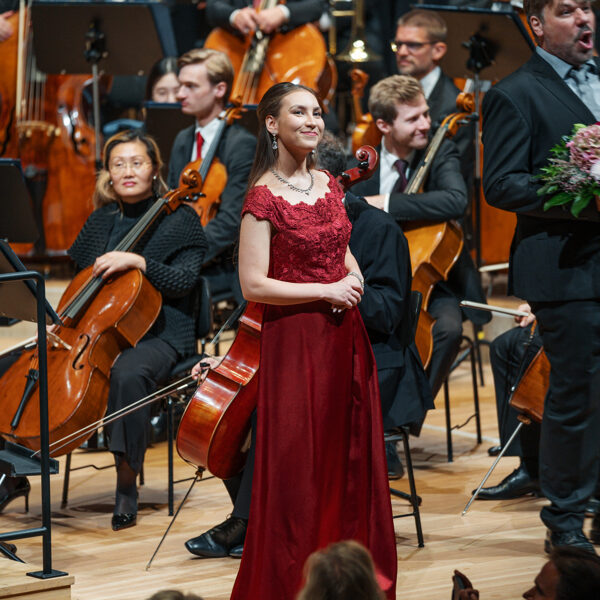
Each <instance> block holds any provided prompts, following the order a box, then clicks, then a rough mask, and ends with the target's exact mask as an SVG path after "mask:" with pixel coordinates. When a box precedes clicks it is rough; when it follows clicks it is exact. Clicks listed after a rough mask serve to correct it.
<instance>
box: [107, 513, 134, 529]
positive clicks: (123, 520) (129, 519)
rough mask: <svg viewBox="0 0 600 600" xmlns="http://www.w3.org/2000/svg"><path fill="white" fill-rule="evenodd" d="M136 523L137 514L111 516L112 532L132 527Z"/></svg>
mask: <svg viewBox="0 0 600 600" xmlns="http://www.w3.org/2000/svg"><path fill="white" fill-rule="evenodd" d="M136 522H137V513H122V514H118V515H113V517H112V521H111V525H112V530H113V531H119V530H120V529H127V528H128V527H133V526H134V525H135V524H136Z"/></svg>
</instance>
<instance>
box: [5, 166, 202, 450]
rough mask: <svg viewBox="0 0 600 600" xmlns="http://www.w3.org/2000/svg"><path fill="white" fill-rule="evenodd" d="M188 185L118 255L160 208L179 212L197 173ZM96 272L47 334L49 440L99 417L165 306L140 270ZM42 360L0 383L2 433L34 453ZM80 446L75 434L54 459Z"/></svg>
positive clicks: (26, 357)
mask: <svg viewBox="0 0 600 600" xmlns="http://www.w3.org/2000/svg"><path fill="white" fill-rule="evenodd" d="M184 182H185V184H186V186H185V187H183V188H180V189H177V190H174V191H172V192H169V193H168V194H167V195H166V196H165V197H164V198H159V199H158V200H156V201H155V202H154V203H153V204H152V206H151V207H150V208H149V209H148V211H147V212H146V214H145V215H143V216H142V217H141V218H140V219H139V221H138V222H137V223H136V225H134V226H133V228H132V229H131V230H130V231H129V232H128V233H127V235H126V236H125V237H124V238H123V240H121V242H120V243H119V244H118V245H117V247H116V248H115V250H117V251H123V252H126V251H130V250H131V249H132V248H133V247H134V246H135V244H136V243H137V242H138V240H139V239H140V238H141V237H142V236H143V234H144V233H145V232H146V231H147V230H148V228H149V227H150V226H151V224H152V223H153V222H154V221H155V220H156V219H157V218H158V217H159V215H160V214H161V213H162V212H163V211H166V212H172V211H174V210H176V209H177V208H178V207H179V206H180V205H181V203H182V202H183V201H184V200H189V199H190V196H193V195H195V194H197V193H198V191H199V190H198V186H199V176H198V173H197V172H193V171H188V172H187V174H186V176H185V178H184ZM92 269H93V265H92V266H89V267H87V268H86V269H83V270H82V271H81V272H80V273H78V275H76V276H75V278H74V279H73V281H72V282H71V283H70V284H69V286H68V287H67V289H66V290H65V292H64V294H63V296H62V298H61V300H60V302H59V305H58V309H57V312H58V314H59V317H60V319H61V322H62V325H59V326H56V327H55V328H54V329H53V330H51V331H50V332H49V333H48V342H49V344H48V349H47V356H48V373H49V377H48V399H49V411H48V412H49V432H50V441H51V442H55V441H56V440H58V439H61V438H64V437H68V436H70V435H71V434H72V433H73V432H75V431H78V430H80V429H81V428H82V426H84V425H87V424H89V423H90V422H93V421H96V420H98V419H99V418H100V417H102V415H103V414H104V413H105V412H106V406H107V400H108V390H109V375H110V368H111V367H112V365H113V363H114V361H115V360H116V358H117V357H118V355H119V354H120V353H121V352H122V351H123V350H124V349H125V348H127V347H130V346H134V345H135V344H136V343H137V341H138V340H140V339H141V338H142V337H143V336H144V334H145V333H146V332H147V331H148V330H149V329H150V327H151V326H152V324H153V322H154V320H155V319H156V317H157V316H158V314H159V312H160V309H161V302H162V299H161V295H160V293H159V292H158V291H157V290H156V289H155V288H154V287H153V286H152V285H151V284H150V283H149V281H148V280H147V279H146V277H145V276H144V275H143V274H142V273H141V271H139V270H138V269H131V270H129V271H125V272H122V273H119V274H117V275H115V276H114V277H110V278H108V279H106V280H104V279H102V277H100V276H97V277H93V276H92ZM37 363H38V354H37V349H35V348H34V349H33V350H27V351H25V352H23V353H22V354H21V356H20V357H19V359H18V360H17V361H16V362H15V363H14V364H13V365H12V366H11V367H10V368H9V369H8V371H7V372H6V373H5V374H4V376H3V377H2V378H1V379H0V404H1V405H2V407H3V410H2V411H1V414H0V435H2V437H4V438H5V439H7V440H9V441H12V442H16V443H18V444H21V445H23V446H25V447H27V448H31V449H33V450H37V449H39V447H40V431H39V392H38V386H37ZM92 432H93V430H90V431H89V432H88V435H87V437H89V436H90V435H91V434H92ZM86 439H87V438H86ZM80 444H81V440H80V438H78V437H75V438H73V439H72V440H71V442H70V443H68V444H66V445H64V446H61V447H60V450H59V451H58V452H59V453H57V454H55V455H56V456H60V455H61V454H67V453H69V452H71V451H72V450H74V449H75V448H77V447H78V446H79V445H80Z"/></svg>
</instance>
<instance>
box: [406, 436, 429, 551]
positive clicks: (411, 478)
mask: <svg viewBox="0 0 600 600" xmlns="http://www.w3.org/2000/svg"><path fill="white" fill-rule="evenodd" d="M402 432H403V435H402V444H403V445H404V458H405V459H406V471H407V473H408V485H409V487H410V503H411V504H412V507H413V515H414V517H415V527H416V528H417V540H418V542H419V548H423V546H425V542H424V541H423V528H422V527H421V513H420V511H419V504H420V503H421V499H420V498H419V496H417V486H416V485H415V474H414V471H413V464H412V457H411V455H410V446H409V442H408V435H409V433H408V428H407V427H402Z"/></svg>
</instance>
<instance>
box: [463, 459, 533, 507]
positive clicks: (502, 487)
mask: <svg viewBox="0 0 600 600" xmlns="http://www.w3.org/2000/svg"><path fill="white" fill-rule="evenodd" d="M474 493H475V490H473V491H472V492H471V494H474ZM527 494H533V495H534V496H539V495H540V494H541V492H540V484H539V483H538V481H537V480H535V479H532V478H531V477H530V476H529V473H528V472H527V469H526V468H525V467H524V466H523V465H521V466H520V467H519V468H518V469H515V470H514V471H513V472H512V473H511V474H510V475H507V476H506V477H505V478H504V479H503V480H502V481H501V482H500V483H499V484H498V485H495V486H493V487H489V488H482V489H481V491H480V492H479V494H478V495H477V499H478V500H512V499H513V498H520V497H521V496H526V495H527Z"/></svg>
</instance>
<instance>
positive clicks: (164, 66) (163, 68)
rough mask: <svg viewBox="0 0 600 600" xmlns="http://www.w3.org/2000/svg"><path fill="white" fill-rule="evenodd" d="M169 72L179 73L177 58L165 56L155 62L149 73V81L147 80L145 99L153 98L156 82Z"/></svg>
mask: <svg viewBox="0 0 600 600" xmlns="http://www.w3.org/2000/svg"><path fill="white" fill-rule="evenodd" d="M168 73H174V74H175V75H177V59H176V58H174V57H173V56H167V57H165V58H161V59H160V60H159V61H158V62H155V63H154V65H152V68H151V69H150V73H148V81H147V82H146V94H145V96H144V99H145V100H152V89H153V88H154V86H155V84H156V82H157V81H158V80H159V79H160V78H161V77H162V76H163V75H167V74H168Z"/></svg>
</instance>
